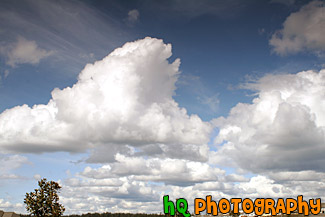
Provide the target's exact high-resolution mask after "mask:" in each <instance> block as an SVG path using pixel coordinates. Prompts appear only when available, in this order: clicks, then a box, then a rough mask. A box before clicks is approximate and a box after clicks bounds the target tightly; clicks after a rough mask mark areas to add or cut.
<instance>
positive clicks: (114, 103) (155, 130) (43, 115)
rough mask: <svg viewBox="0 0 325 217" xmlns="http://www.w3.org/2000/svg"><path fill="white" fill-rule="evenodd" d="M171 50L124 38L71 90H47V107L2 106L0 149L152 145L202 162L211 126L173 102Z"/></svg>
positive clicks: (153, 42) (174, 66)
mask: <svg viewBox="0 0 325 217" xmlns="http://www.w3.org/2000/svg"><path fill="white" fill-rule="evenodd" d="M171 54H172V53H171V45H170V44H164V43H163V41H162V40H158V39H153V38H145V39H143V40H138V41H135V42H131V43H126V44H125V45H124V46H123V47H122V48H118V49H116V50H115V51H113V52H112V53H111V54H109V55H108V56H107V57H105V58H104V59H103V60H101V61H97V62H95V63H94V64H88V65H87V66H86V67H85V68H84V69H83V71H82V72H81V73H80V74H79V77H78V82H77V83H76V84H75V85H73V86H72V87H67V88H65V89H63V90H59V89H55V90H53V91H52V99H51V100H50V101H49V103H48V104H47V105H34V106H33V107H32V108H30V107H29V106H27V105H23V106H17V107H14V108H12V109H8V110H6V111H4V112H3V113H2V114H0V147H1V150H2V151H12V152H45V151H70V152H78V151H84V150H86V149H88V148H93V147H100V148H102V149H103V150H106V152H110V151H114V150H115V152H118V151H119V150H120V148H122V149H123V148H124V149H125V148H126V149H127V150H129V152H131V150H130V147H129V146H137V147H138V149H139V150H140V151H141V146H143V145H146V146H148V145H152V146H155V145H156V144H157V145H160V146H159V148H158V149H160V151H161V152H162V153H165V152H166V153H168V152H171V149H170V148H169V145H170V146H171V147H172V149H173V150H172V152H173V153H175V149H176V150H177V149H178V150H187V151H188V152H189V153H188V155H186V154H184V155H182V156H183V157H185V158H186V157H196V158H197V159H199V160H204V159H205V158H206V156H207V145H206V143H207V142H208V141H209V133H210V130H211V127H210V125H209V124H208V123H205V122H203V121H202V120H201V119H200V118H199V117H198V116H197V115H187V112H186V110H185V109H184V108H180V107H179V106H178V104H177V103H176V102H175V101H174V100H173V98H172V97H173V94H174V91H175V82H176V81H177V77H178V74H179V71H178V67H179V64H180V61H179V59H176V60H175V61H174V62H173V63H169V62H168V58H169V57H170V56H171ZM127 145H128V146H127ZM110 147H113V148H112V149H110ZM191 149H193V151H192V152H193V153H194V154H193V153H192V155H191V154H190V152H191ZM127 150H124V151H127ZM139 150H138V151H139ZM144 150H145V149H144ZM94 153H95V154H96V151H94ZM197 153H199V154H197ZM198 155H199V156H198ZM177 157H180V156H177ZM108 158H110V159H111V158H113V155H112V156H110V157H109V156H108ZM102 160H105V159H102Z"/></svg>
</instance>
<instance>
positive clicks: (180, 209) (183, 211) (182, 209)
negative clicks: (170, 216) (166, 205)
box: [176, 198, 191, 217]
mask: <svg viewBox="0 0 325 217" xmlns="http://www.w3.org/2000/svg"><path fill="white" fill-rule="evenodd" d="M181 203H182V204H183V205H182V206H181ZM176 206H177V211H178V212H179V213H181V214H183V216H185V217H190V216H191V214H189V213H187V201H186V200H185V199H184V198H180V199H178V200H177V201H176Z"/></svg>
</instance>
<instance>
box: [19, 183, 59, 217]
mask: <svg viewBox="0 0 325 217" xmlns="http://www.w3.org/2000/svg"><path fill="white" fill-rule="evenodd" d="M38 186H39V188H38V189H35V191H34V192H30V193H26V196H25V199H24V203H25V204H26V209H27V211H28V212H29V213H30V214H31V215H32V216H36V217H46V216H51V217H59V216H62V215H63V212H64V211H65V208H64V207H63V206H62V205H61V204H60V203H59V196H58V191H59V190H60V188H61V186H60V185H59V184H58V183H57V182H54V181H47V180H46V179H45V178H43V179H42V180H40V181H38Z"/></svg>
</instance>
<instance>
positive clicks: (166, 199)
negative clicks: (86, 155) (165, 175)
mask: <svg viewBox="0 0 325 217" xmlns="http://www.w3.org/2000/svg"><path fill="white" fill-rule="evenodd" d="M169 207H170V215H175V205H174V203H173V201H169V196H168V195H165V196H164V213H165V214H168V213H169Z"/></svg>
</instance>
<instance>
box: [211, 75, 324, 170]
mask: <svg viewBox="0 0 325 217" xmlns="http://www.w3.org/2000/svg"><path fill="white" fill-rule="evenodd" d="M247 87H248V88H250V89H254V90H255V91H257V97H256V98H255V99H254V100H253V102H252V104H243V103H239V104H237V105H236V106H235V107H234V108H232V109H231V112H230V114H229V116H228V117H227V118H223V117H221V118H218V119H216V120H214V121H215V124H216V125H217V126H218V127H219V130H220V131H219V134H218V136H217V137H216V140H215V141H216V143H217V144H221V145H220V146H219V150H218V152H215V153H212V154H210V155H211V161H212V162H214V163H221V164H222V163H225V164H226V163H227V161H228V163H231V164H232V165H233V166H235V167H239V168H242V169H246V170H249V171H253V172H256V173H260V172H266V171H302V170H314V171H322V172H324V168H323V167H322V165H323V164H324V163H325V158H324V155H325V114H324V110H325V95H324V93H325V70H321V71H319V72H315V71H303V72H300V73H297V74H283V75H267V76H265V77H263V78H261V79H260V80H259V81H257V82H256V83H251V84H248V85H247Z"/></svg>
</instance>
